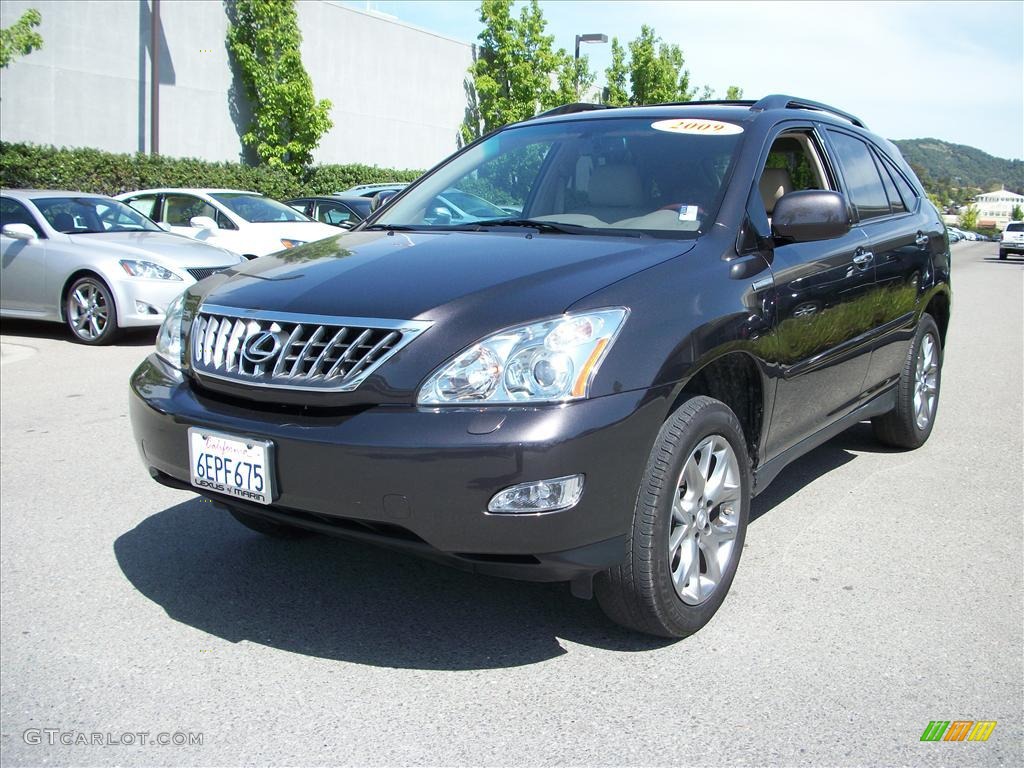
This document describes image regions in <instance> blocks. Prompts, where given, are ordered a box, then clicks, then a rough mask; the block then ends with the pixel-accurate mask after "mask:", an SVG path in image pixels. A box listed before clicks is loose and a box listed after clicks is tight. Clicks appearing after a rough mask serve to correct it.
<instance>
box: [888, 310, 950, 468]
mask: <svg viewBox="0 0 1024 768" xmlns="http://www.w3.org/2000/svg"><path fill="white" fill-rule="evenodd" d="M941 339H942V337H941V336H940V335H939V328H938V326H937V325H936V324H935V320H934V319H932V316H931V315H929V314H927V313H925V314H923V315H921V322H920V323H918V325H917V333H916V334H915V335H914V340H913V342H911V344H910V349H909V350H908V351H907V359H906V360H905V361H904V363H903V370H902V371H901V372H900V380H899V384H898V385H897V387H896V407H895V408H894V409H893V410H891V411H890V412H889V413H887V414H885V415H884V416H877V417H875V418H874V419H872V420H871V426H872V428H873V429H874V432H875V437H876V438H878V440H880V441H881V442H883V443H885V444H886V445H891V446H893V447H895V448H906V449H912V448H920V447H921V446H922V445H924V444H925V441H927V440H928V436H929V435H931V433H932V427H933V426H934V425H935V417H936V415H937V414H938V409H939V390H940V387H941V384H942V340H941Z"/></svg>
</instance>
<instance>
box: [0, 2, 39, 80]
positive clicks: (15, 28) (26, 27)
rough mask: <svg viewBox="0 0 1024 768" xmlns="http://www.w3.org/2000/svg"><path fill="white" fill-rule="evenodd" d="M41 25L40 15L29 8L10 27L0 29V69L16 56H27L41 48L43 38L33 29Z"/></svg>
mask: <svg viewBox="0 0 1024 768" xmlns="http://www.w3.org/2000/svg"><path fill="white" fill-rule="evenodd" d="M42 23H43V16H42V14H40V13H39V11H37V10H36V9H35V8H29V9H28V10H27V11H25V12H24V13H23V14H21V18H19V19H18V20H17V21H16V22H14V23H13V24H11V26H9V27H7V28H6V29H0V69H2V68H3V67H6V66H7V65H8V64H10V63H11V62H12V61H14V60H15V59H16V58H17V57H18V56H28V55H29V54H30V53H32V51H36V50H39V49H40V48H42V47H43V36H42V35H40V34H39V33H38V32H36V31H35V29H34V27H38V26H39V25H40V24H42Z"/></svg>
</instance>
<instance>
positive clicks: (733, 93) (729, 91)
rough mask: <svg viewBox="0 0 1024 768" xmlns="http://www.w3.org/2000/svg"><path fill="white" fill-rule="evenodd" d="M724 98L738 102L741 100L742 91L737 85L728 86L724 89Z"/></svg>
mask: <svg viewBox="0 0 1024 768" xmlns="http://www.w3.org/2000/svg"><path fill="white" fill-rule="evenodd" d="M725 98H727V99H729V100H730V101H738V100H740V99H742V98H743V89H742V88H740V87H739V86H738V85H730V86H729V87H728V88H726V89H725Z"/></svg>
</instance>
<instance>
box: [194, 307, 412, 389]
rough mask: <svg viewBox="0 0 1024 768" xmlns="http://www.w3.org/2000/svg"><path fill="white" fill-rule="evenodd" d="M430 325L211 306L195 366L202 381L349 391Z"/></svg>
mask: <svg viewBox="0 0 1024 768" xmlns="http://www.w3.org/2000/svg"><path fill="white" fill-rule="evenodd" d="M430 325H431V323H429V322H424V321H415V320H385V319H376V318H373V319H370V318H351V317H331V316H323V315H300V314H294V313H287V312H263V311H258V310H252V311H250V310H241V309H236V308H232V307H220V306H214V305H208V304H204V305H202V306H200V308H199V311H198V313H197V315H196V317H195V318H194V319H193V321H192V332H191V333H192V338H191V344H190V346H189V348H190V350H191V361H190V363H191V366H192V370H193V371H194V372H195V373H196V374H197V375H198V376H199V377H200V378H203V377H210V378H213V379H226V380H229V381H234V382H237V383H240V384H246V385H250V386H257V387H276V388H281V389H299V390H308V391H327V392H330V391H334V392H347V391H351V390H353V389H355V388H356V387H358V386H359V385H360V384H361V383H362V382H363V381H365V379H366V378H367V377H368V376H369V375H371V374H372V373H373V371H375V370H376V369H377V368H378V367H379V366H381V365H382V364H384V363H385V362H386V361H387V360H388V359H389V358H390V357H392V356H393V355H395V354H396V353H397V352H398V351H399V350H401V349H402V348H403V347H404V346H405V345H407V344H408V343H409V342H411V341H412V340H413V339H414V338H415V337H416V336H418V335H419V334H420V333H422V332H423V331H425V330H426V329H427V328H429V327H430ZM349 340H351V341H349ZM347 341H348V343H346V342H347Z"/></svg>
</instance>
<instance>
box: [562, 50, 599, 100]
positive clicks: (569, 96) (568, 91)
mask: <svg viewBox="0 0 1024 768" xmlns="http://www.w3.org/2000/svg"><path fill="white" fill-rule="evenodd" d="M558 54H559V55H560V57H561V59H562V62H561V64H559V67H558V87H557V88H556V89H555V93H554V97H553V98H552V99H551V101H552V102H553V104H552V106H557V105H559V104H572V103H574V102H577V101H582V100H583V98H584V96H586V94H587V91H589V90H590V88H591V87H592V86H593V85H594V81H595V80H597V75H596V74H595V73H594V72H592V71H591V70H590V60H589V59H588V58H587V57H586V56H580V57H579V58H578V59H573V57H572V56H569V55H568V54H566V53H565V51H563V50H561V49H559V51H558Z"/></svg>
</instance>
